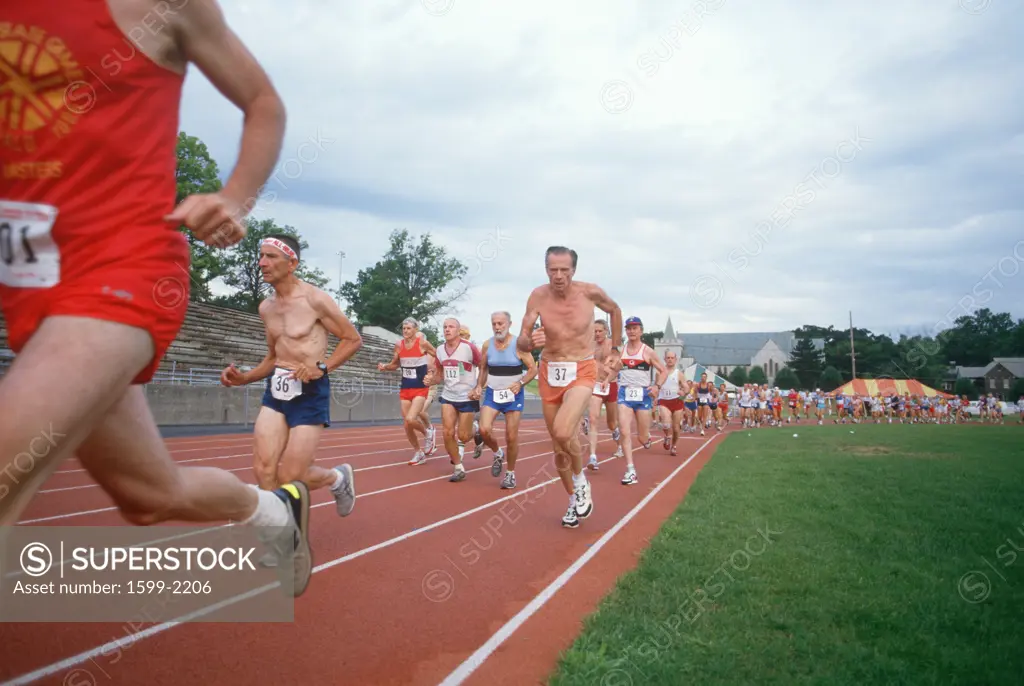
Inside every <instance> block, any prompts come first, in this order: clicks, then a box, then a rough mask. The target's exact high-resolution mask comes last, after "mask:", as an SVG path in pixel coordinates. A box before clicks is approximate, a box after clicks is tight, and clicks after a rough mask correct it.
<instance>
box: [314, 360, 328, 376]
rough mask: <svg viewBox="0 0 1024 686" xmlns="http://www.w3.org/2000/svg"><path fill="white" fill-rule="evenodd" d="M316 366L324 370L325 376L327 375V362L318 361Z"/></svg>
mask: <svg viewBox="0 0 1024 686" xmlns="http://www.w3.org/2000/svg"><path fill="white" fill-rule="evenodd" d="M316 368H317V369H319V370H320V371H322V372H323V373H324V376H327V364H326V363H324V362H317V363H316Z"/></svg>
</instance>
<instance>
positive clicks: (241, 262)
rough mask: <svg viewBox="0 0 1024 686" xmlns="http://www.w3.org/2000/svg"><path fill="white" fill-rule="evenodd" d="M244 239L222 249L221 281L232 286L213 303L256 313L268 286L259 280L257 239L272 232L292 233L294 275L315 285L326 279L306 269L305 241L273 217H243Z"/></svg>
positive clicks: (270, 288)
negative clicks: (295, 257)
mask: <svg viewBox="0 0 1024 686" xmlns="http://www.w3.org/2000/svg"><path fill="white" fill-rule="evenodd" d="M244 221H245V225H246V234H245V238H243V239H242V240H241V241H239V242H238V243H237V244H236V245H234V246H232V247H231V248H230V249H228V250H227V251H226V254H225V256H224V275H223V278H224V283H225V284H227V285H228V286H230V287H231V288H234V289H235V292H234V293H232V294H231V295H227V296H220V297H219V298H215V299H214V301H213V302H214V304H217V305H223V306H225V307H232V308H234V309H236V310H243V311H245V312H252V313H254V314H255V313H257V312H259V308H260V303H261V302H263V300H264V299H265V298H266V297H267V296H268V295H269V294H270V292H271V290H272V287H271V286H270V284H268V283H266V282H265V281H264V280H263V274H262V273H261V271H260V265H259V261H260V241H262V240H263V239H264V238H266V237H267V236H268V235H270V234H272V233H283V234H287V235H290V236H293V237H294V238H295V240H297V241H298V242H299V248H300V249H301V251H302V252H301V253H300V261H299V267H298V269H296V270H295V276H297V277H298V278H300V279H302V280H303V281H306V282H308V283H311V284H312V285H314V286H316V287H318V288H325V287H326V286H327V284H328V278H327V277H326V276H325V275H324V273H323V272H322V271H321V270H320V269H310V268H309V266H308V265H307V264H306V263H305V262H304V261H303V260H302V259H301V258H302V257H303V253H306V252H307V251H308V250H309V244H308V243H307V242H306V241H305V240H303V238H302V237H301V236H300V235H299V233H298V232H297V231H296V230H295V229H294V228H292V227H291V226H284V227H282V226H278V225H277V224H276V223H274V220H273V219H261V220H256V219H246V220H244Z"/></svg>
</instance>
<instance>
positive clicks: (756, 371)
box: [747, 364, 768, 386]
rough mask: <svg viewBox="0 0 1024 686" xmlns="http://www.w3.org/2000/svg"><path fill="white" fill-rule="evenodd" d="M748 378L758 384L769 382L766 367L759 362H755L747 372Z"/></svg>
mask: <svg viewBox="0 0 1024 686" xmlns="http://www.w3.org/2000/svg"><path fill="white" fill-rule="evenodd" d="M747 380H748V381H749V382H750V383H756V384H757V385H759V386H760V385H761V384H766V383H768V376H767V375H766V374H765V373H764V369H763V368H762V367H761V365H759V364H755V365H754V366H753V367H751V368H750V371H749V372H747Z"/></svg>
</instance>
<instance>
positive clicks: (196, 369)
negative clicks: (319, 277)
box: [0, 302, 399, 389]
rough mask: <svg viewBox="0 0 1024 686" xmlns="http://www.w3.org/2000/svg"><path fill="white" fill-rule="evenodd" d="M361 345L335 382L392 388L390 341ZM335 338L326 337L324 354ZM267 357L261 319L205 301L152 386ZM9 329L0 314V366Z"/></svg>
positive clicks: (203, 378)
mask: <svg viewBox="0 0 1024 686" xmlns="http://www.w3.org/2000/svg"><path fill="white" fill-rule="evenodd" d="M362 337H363V347H362V348H361V349H360V350H359V352H357V353H356V354H355V356H354V357H353V358H352V359H351V360H349V361H348V362H347V363H346V364H345V365H344V366H343V367H342V368H341V369H339V370H338V371H336V372H334V373H333V374H331V376H332V380H333V381H335V382H338V381H342V382H347V383H353V382H354V383H360V382H361V383H367V384H370V385H373V386H377V387H380V388H382V389H384V388H396V387H397V384H398V382H399V379H398V376H397V375H396V374H393V373H389V372H379V371H377V363H378V362H386V361H388V360H390V359H391V355H392V352H391V351H392V349H393V346H392V344H391V343H389V342H388V341H386V340H384V339H383V338H380V337H378V336H374V335H371V334H367V333H362ZM337 343H338V339H337V338H335V337H334V336H333V335H329V336H328V353H327V354H328V355H330V354H331V353H332V352H333V351H334V347H335V345H337ZM266 353H267V340H266V335H265V334H264V329H263V322H262V321H261V320H260V318H259V315H256V314H249V313H248V312H240V311H238V310H232V309H230V308H226V307H218V306H216V305H208V304H204V303H195V302H193V303H189V307H188V313H187V314H186V316H185V323H184V325H183V326H182V329H181V331H180V332H179V333H178V336H177V338H175V340H174V342H173V343H172V344H171V347H170V348H169V349H168V351H167V354H166V355H165V356H164V360H163V362H162V363H161V365H160V368H159V370H158V371H157V377H156V378H155V379H154V382H156V383H166V382H171V381H174V382H177V383H189V382H190V381H191V382H194V383H197V384H205V383H217V377H218V375H219V374H220V370H222V369H223V368H224V367H226V366H227V365H228V364H229V363H231V362H234V363H235V364H236V365H238V366H250V367H254V366H256V365H258V364H259V363H260V362H261V361H262V360H263V357H264V356H265V355H266ZM10 355H11V352H10V349H9V348H8V344H7V325H6V322H5V321H4V319H3V316H2V315H0V364H2V358H4V357H10Z"/></svg>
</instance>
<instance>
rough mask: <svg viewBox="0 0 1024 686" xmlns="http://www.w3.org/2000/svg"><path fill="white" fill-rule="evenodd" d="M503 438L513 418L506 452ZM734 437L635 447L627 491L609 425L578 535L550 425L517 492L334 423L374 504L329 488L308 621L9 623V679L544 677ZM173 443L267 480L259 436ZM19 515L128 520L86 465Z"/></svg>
mask: <svg viewBox="0 0 1024 686" xmlns="http://www.w3.org/2000/svg"><path fill="white" fill-rule="evenodd" d="M602 428H603V427H602ZM438 429H440V427H438ZM503 431H504V426H503V425H502V424H501V422H500V421H499V422H498V424H497V425H496V426H495V434H496V436H497V438H498V440H499V443H500V444H502V445H503V444H504V440H503ZM658 435H660V433H659V434H655V436H658ZM721 436H722V434H717V433H711V434H710V435H709V436H708V437H706V438H705V437H699V436H691V435H688V434H687V435H684V437H683V438H681V439H680V441H679V455H677V456H675V457H672V456H670V455H669V454H668V452H667V451H665V450H663V448H662V447H661V442H660V441H659V440H657V439H655V441H654V443H653V445H652V448H651V450H649V451H648V450H643V449H640V448H639V446H638V445H636V441H635V440H634V460H635V461H636V464H637V468H638V471H639V475H640V484H638V485H636V486H632V487H627V486H622V485H621V484H620V483H619V479H620V478H621V476H622V472H623V471H624V469H625V461H624V460H623V459H621V458H612V457H611V453H612V452H613V451H614V444H613V443H612V441H611V437H610V435H609V434H608V432H607V430H604V431H603V432H602V434H601V442H600V443H599V444H598V457H599V459H601V461H602V462H601V469H600V470H599V471H597V472H591V471H588V472H587V477H588V479H589V480H590V483H591V484H592V491H593V498H594V513H593V514H592V515H591V516H590V517H589V518H588V519H586V520H583V521H582V522H581V525H580V527H579V528H578V529H575V530H572V529H565V528H563V527H562V525H561V517H562V515H563V514H564V512H565V509H566V507H567V506H568V495H567V494H566V493H565V491H564V490H563V488H562V486H561V483H560V481H559V480H558V478H557V477H558V474H557V472H556V470H555V467H554V462H553V457H552V454H551V452H550V440H549V438H548V435H547V432H546V431H545V430H544V424H543V422H542V421H541V420H539V419H533V420H524V421H523V422H522V424H521V429H520V451H519V455H520V456H519V464H517V467H516V476H517V481H518V487H517V488H516V490H515V491H502V490H500V489H499V487H498V484H499V482H500V478H499V479H496V478H494V477H492V476H491V475H490V463H491V460H490V450H489V449H486V448H485V449H484V453H483V455H482V456H481V458H480V459H479V460H476V461H475V460H473V458H472V453H471V452H470V453H469V454H467V456H466V458H465V462H466V467H467V470H468V471H469V477H468V478H467V479H466V480H465V481H463V482H461V483H449V482H448V477H449V476H450V475H451V466H450V465H449V462H448V458H447V455H445V454H444V447H443V445H439V446H438V451H437V452H436V453H435V455H434V457H432V458H431V459H430V460H429V461H428V462H426V463H425V464H424V465H420V466H416V467H412V466H409V465H407V464H406V461H407V460H408V459H409V457H410V455H411V452H412V451H411V449H410V447H409V444H408V442H407V440H406V438H405V435H404V431H403V430H402V428H401V427H372V428H345V429H330V430H328V431H325V432H324V435H323V438H322V440H321V443H320V447H319V449H318V453H317V463H318V464H320V465H322V466H327V467H330V466H334V465H336V464H340V463H342V462H348V463H350V464H351V465H352V466H353V468H354V469H355V471H356V487H357V495H358V499H357V504H356V509H355V510H354V511H353V513H352V515H350V516H349V517H348V518H345V519H341V518H339V517H338V516H337V514H336V513H335V511H334V507H333V505H334V503H333V500H332V499H331V498H330V497H329V494H327V493H326V492H325V491H318V492H315V493H314V495H313V502H314V506H313V507H314V509H313V510H312V514H311V521H312V528H311V535H310V538H311V544H312V547H313V551H314V557H315V562H316V564H317V567H316V568H315V570H314V576H313V579H312V581H311V583H310V586H309V588H308V590H307V591H306V593H305V594H304V595H303V596H302V597H301V598H299V599H297V601H296V605H295V621H294V623H290V624H283V623H282V624H269V623H268V624H212V623H211V624H202V623H196V622H191V623H183V624H175V623H173V622H167V623H162V624H149V625H142V626H138V625H131V626H128V625H126V624H117V623H112V624H85V623H68V624H31V623H26V624H3V625H0V679H2V680H3V681H2V684H0V686H7V685H8V684H11V685H13V684H55V685H56V684H60V685H61V686H92V685H98V684H108V683H110V684H133V685H134V684H143V683H144V684H152V685H156V686H159V685H162V684H168V685H170V684H174V685H175V686H176V685H178V684H181V683H189V682H193V683H222V684H247V685H248V684H252V683H256V682H257V681H258V680H260V679H261V678H266V677H268V676H271V675H273V676H272V677H271V678H281V677H283V676H284V677H286V679H287V681H288V682H290V683H306V684H324V685H335V684H403V685H407V684H425V685H426V684H430V685H433V684H442V683H443V684H445V685H446V686H447V685H448V684H457V683H466V684H474V683H480V684H483V683H487V684H495V683H499V684H501V683H508V684H524V683H537V682H539V681H543V680H545V678H546V676H547V675H548V674H549V673H550V672H551V671H552V669H553V668H554V667H555V664H556V661H557V659H558V656H559V654H560V653H561V651H563V650H565V649H566V648H568V647H569V646H570V645H571V643H572V641H573V640H574V639H575V637H576V635H577V634H578V632H579V630H580V627H581V623H582V620H583V619H584V617H585V616H586V615H587V614H589V613H590V612H592V611H593V610H594V609H595V608H596V607H597V604H598V603H599V602H600V599H601V598H602V597H603V596H604V595H605V594H606V593H607V592H608V591H610V590H611V589H612V588H613V587H614V584H615V581H616V579H617V578H618V577H619V576H620V575H621V574H623V573H624V572H626V571H628V570H629V569H631V568H632V567H633V566H634V565H635V563H636V559H637V557H638V556H639V554H640V553H641V552H642V550H643V549H644V547H646V543H647V541H648V540H649V539H650V537H651V536H653V535H654V534H655V533H656V532H657V530H658V528H659V527H660V525H661V523H662V522H663V521H664V519H665V518H666V517H667V516H668V515H669V514H671V512H672V511H673V510H674V509H675V507H676V506H677V505H678V504H679V502H680V501H681V499H682V498H683V497H684V495H685V493H686V490H687V489H688V488H689V485H690V484H691V483H692V482H693V479H694V478H695V477H696V474H697V472H698V471H699V470H700V469H701V467H703V465H704V464H705V463H706V462H707V460H708V459H709V458H710V456H711V454H712V453H713V451H714V449H715V447H716V446H717V445H718V444H719V443H721V438H720V437H721ZM634 439H635V436H634ZM166 443H167V445H168V447H169V448H170V450H171V454H172V457H173V458H174V459H175V460H176V461H177V462H179V463H182V464H185V465H195V466H217V467H220V468H222V469H228V470H231V471H233V472H234V473H236V474H237V475H238V477H239V478H241V479H242V480H244V481H246V482H247V483H252V482H253V478H252V474H251V450H252V438H251V436H249V435H242V436H213V437H197V438H170V439H167V440H166ZM19 524H21V525H23V526H39V525H46V526H104V525H123V524H124V520H123V519H122V518H121V516H120V515H119V514H118V512H117V510H116V508H114V506H113V504H112V501H111V499H110V498H109V497H107V495H106V494H105V493H104V492H103V491H102V490H101V489H99V488H98V487H97V486H96V485H95V483H94V482H93V481H92V480H91V479H90V478H89V476H88V475H87V474H86V473H85V472H83V471H82V469H81V465H80V464H79V463H78V462H77V461H75V460H69V461H68V462H67V464H65V465H63V466H62V468H61V469H59V470H58V471H57V472H55V473H54V474H53V475H52V476H51V478H50V479H49V480H48V481H47V482H46V484H45V485H44V486H43V488H42V490H41V491H40V493H39V495H38V496H37V497H36V499H35V501H34V502H33V503H32V504H31V505H30V507H29V508H28V510H27V511H26V512H25V514H24V516H23V518H22V521H21V522H19ZM159 537H160V534H159V533H157V532H154V536H153V538H154V539H157V538H159ZM570 589H571V590H570Z"/></svg>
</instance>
